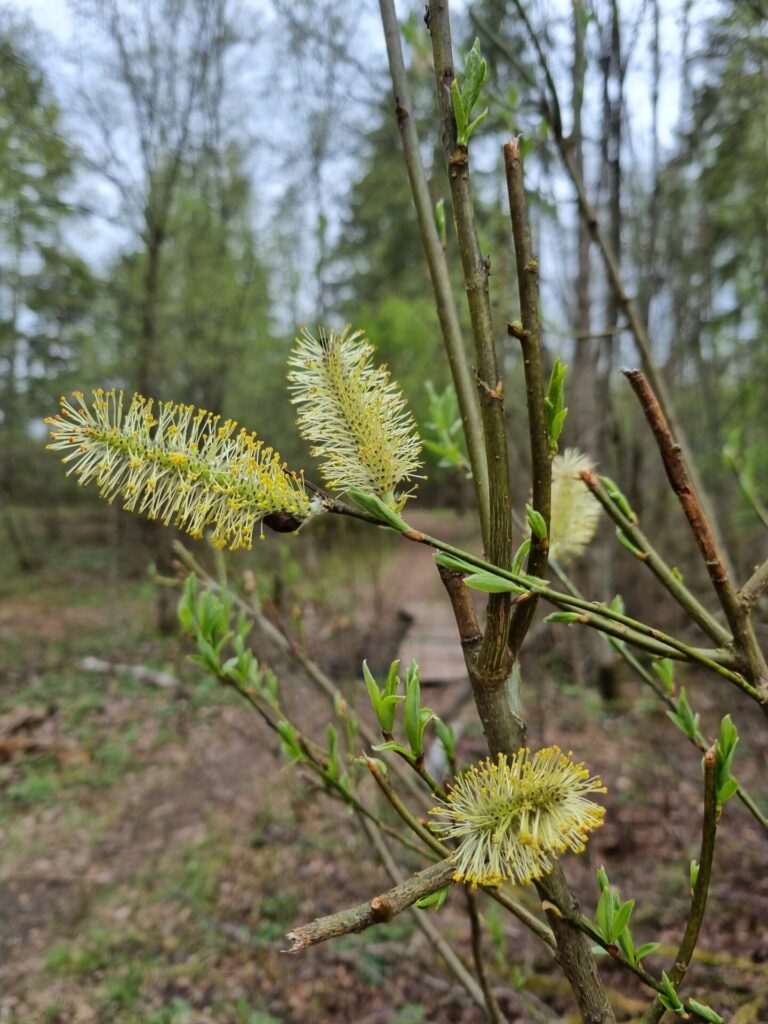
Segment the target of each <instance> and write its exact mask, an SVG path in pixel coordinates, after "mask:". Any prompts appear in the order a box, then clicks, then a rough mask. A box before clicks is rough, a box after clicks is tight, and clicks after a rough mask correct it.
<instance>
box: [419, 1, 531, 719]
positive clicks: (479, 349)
mask: <svg viewBox="0 0 768 1024" xmlns="http://www.w3.org/2000/svg"><path fill="white" fill-rule="evenodd" d="M428 21H429V35H430V39H431V41H432V55H433V58H434V65H435V83H436V88H437V103H438V108H439V112H440V125H441V129H442V137H443V148H444V152H445V159H446V165H447V170H448V182H449V185H450V189H451V201H452V206H453V215H454V220H455V223H456V237H457V241H458V247H459V255H460V257H461V265H462V270H463V273H464V284H465V289H466V293H467V305H468V308H469V317H470V321H471V324H472V339H473V342H474V347H475V359H476V366H477V376H478V379H477V387H478V393H479V397H480V413H481V416H482V421H483V435H484V438H485V452H486V460H487V463H488V481H489V486H490V504H491V521H490V538H489V544H488V545H487V547H486V551H487V552H488V556H489V558H490V559H491V560H492V561H493V562H495V563H496V564H497V565H503V566H509V565H510V564H511V561H512V511H511V510H512V502H511V492H510V478H509V459H508V453H507V431H506V424H505V421H504V387H503V382H502V379H501V374H500V373H499V368H498V363H497V357H496V342H495V339H494V333H493V316H492V313H491V301H490V294H489V287H488V277H489V263H488V260H486V259H485V257H484V256H483V253H482V251H481V249H480V238H479V235H478V230H477V221H476V218H475V209H474V203H473V199H472V190H471V186H470V170H469V167H470V162H469V152H468V149H467V146H466V145H459V144H458V140H457V132H456V122H455V119H454V111H453V102H452V99H451V87H452V84H453V81H454V78H455V74H454V67H453V47H452V43H451V24H450V15H449V11H448V3H447V2H445V0H440V2H437V0H430V2H429V5H428ZM510 609H511V603H510V598H509V594H492V595H491V596H490V598H489V600H488V610H487V615H486V627H485V634H484V637H483V642H482V644H481V645H480V649H479V651H478V652H477V663H476V664H477V672H478V675H483V674H485V675H487V676H489V677H490V676H491V675H494V676H497V677H498V678H499V680H500V681H499V684H498V685H497V686H496V689H497V691H498V699H499V702H501V701H505V700H506V695H505V693H504V689H503V684H504V680H505V678H506V672H507V670H508V669H509V666H510V657H509V650H508V646H507V634H508V630H509V619H510ZM500 710H501V711H502V713H503V709H500Z"/></svg>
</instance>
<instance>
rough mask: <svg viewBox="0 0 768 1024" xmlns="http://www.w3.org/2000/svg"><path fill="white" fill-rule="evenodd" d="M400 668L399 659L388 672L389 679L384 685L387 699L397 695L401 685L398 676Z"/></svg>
mask: <svg viewBox="0 0 768 1024" xmlns="http://www.w3.org/2000/svg"><path fill="white" fill-rule="evenodd" d="M399 668H400V660H399V659H397V660H396V661H393V662H392V664H391V665H390V666H389V672H387V679H386V682H385V683H384V693H385V694H386V695H387V697H391V696H392V695H393V694H395V693H397V688H398V686H399V685H400V677H399V676H398V674H397V671H398V669H399Z"/></svg>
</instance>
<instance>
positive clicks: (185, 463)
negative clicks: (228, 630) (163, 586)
mask: <svg viewBox="0 0 768 1024" xmlns="http://www.w3.org/2000/svg"><path fill="white" fill-rule="evenodd" d="M93 395H94V401H93V403H92V404H91V405H88V403H87V402H86V401H85V397H84V395H83V393H82V392H80V391H76V392H74V395H73V401H70V400H69V399H67V398H62V399H61V409H60V411H59V414H58V416H54V417H51V418H50V419H47V420H46V423H48V424H49V425H50V426H51V428H52V430H51V443H50V444H49V445H48V447H49V448H52V449H54V450H58V451H63V452H66V453H67V454H66V455H65V456H64V458H63V460H62V461H63V462H64V463H71V468H70V469H69V471H68V473H75V475H76V476H77V478H78V482H79V483H80V484H87V483H89V482H90V481H95V482H96V485H97V486H98V487H99V488H100V494H101V496H102V497H103V498H106V499H107V500H108V501H110V502H111V501H113V500H114V499H115V498H116V497H117V496H118V495H119V496H120V497H122V499H123V501H124V507H125V508H126V509H127V510H128V511H131V512H133V511H137V512H140V513H143V514H145V515H147V516H148V517H149V518H150V519H159V520H160V521H161V522H163V523H164V524H165V525H166V526H168V525H170V524H174V525H175V526H178V527H180V528H181V529H184V530H186V531H187V532H188V533H190V534H191V535H192V536H193V537H202V535H203V531H204V529H205V528H206V527H208V526H212V527H214V531H213V535H212V537H211V540H212V542H213V543H214V544H215V545H216V546H217V547H226V546H229V547H230V548H231V549H232V550H235V549H237V548H243V547H245V548H250V547H251V545H252V542H253V530H254V527H255V525H256V524H257V523H258V522H260V521H261V520H262V519H263V518H264V516H266V515H269V514H271V513H274V512H287V513H289V514H291V515H292V516H295V517H296V518H297V519H306V518H307V517H308V516H309V514H310V502H309V498H308V496H307V493H306V491H305V489H304V482H303V480H302V479H301V477H297V476H296V475H295V474H292V473H290V472H288V470H287V468H286V466H285V464H284V463H283V462H282V460H281V458H280V455H279V454H278V453H277V452H276V451H274V450H273V449H272V448H267V447H265V446H264V442H263V441H260V440H258V439H257V438H256V435H255V434H248V433H247V432H246V431H245V430H243V429H241V430H240V431H239V432H238V433H236V430H237V424H236V423H235V422H234V420H224V421H223V422H222V421H221V417H220V416H216V415H214V414H213V413H210V412H207V411H206V410H205V409H195V407H194V406H192V405H176V404H175V403H173V402H157V403H155V402H154V401H153V399H151V398H150V399H147V398H144V397H143V396H142V395H134V396H133V399H132V400H131V403H130V406H129V407H128V410H127V412H126V411H125V408H124V401H123V393H122V391H114V390H112V391H103V390H101V389H99V390H96V391H94V392H93Z"/></svg>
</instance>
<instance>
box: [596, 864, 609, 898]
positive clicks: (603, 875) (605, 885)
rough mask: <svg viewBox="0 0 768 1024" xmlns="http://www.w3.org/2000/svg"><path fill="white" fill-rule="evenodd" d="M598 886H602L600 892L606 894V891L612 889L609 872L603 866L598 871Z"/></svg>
mask: <svg viewBox="0 0 768 1024" xmlns="http://www.w3.org/2000/svg"><path fill="white" fill-rule="evenodd" d="M597 884H598V885H599V886H600V892H605V890H606V889H610V888H611V883H610V882H609V881H608V872H607V871H606V870H605V868H604V867H603V866H602V865H600V867H599V868H598V869H597Z"/></svg>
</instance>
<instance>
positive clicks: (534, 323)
mask: <svg viewBox="0 0 768 1024" xmlns="http://www.w3.org/2000/svg"><path fill="white" fill-rule="evenodd" d="M504 171H505V175H506V179H507V196H508V199H509V214H510V218H511V221H512V235H513V238H514V243H515V265H516V268H517V288H518V292H519V296H520V316H521V320H522V323H521V324H520V328H521V329H520V330H518V329H517V327H516V325H515V324H510V325H509V332H510V334H512V335H513V337H515V338H517V339H518V341H519V342H520V348H521V350H522V354H523V373H524V376H525V395H526V408H527V410H528V437H529V444H530V449H531V477H532V490H533V507H534V508H535V509H536V511H537V512H539V514H540V515H541V516H542V517H543V519H544V522H545V524H546V527H547V534H548V533H549V520H550V515H551V499H552V460H551V458H550V452H549V438H548V435H547V417H546V410H545V406H544V389H545V383H544V365H543V361H542V357H541V328H540V325H539V263H538V260H536V259H535V258H534V255H533V244H532V242H531V228H530V225H529V223H528V204H527V202H526V198H525V187H524V181H523V165H522V159H521V156H520V140H519V139H513V141H512V142H507V143H506V144H505V146H504ZM548 557H549V536H548V535H547V536H544V537H542V538H540V539H537V538H536V537H532V538H531V553H530V555H529V558H528V572H529V573H530V574H531V575H532V576H543V575H544V573H545V572H546V571H547V560H548ZM535 613H536V601H535V599H534V600H532V601H526V602H524V603H523V604H521V605H517V606H516V607H515V609H514V612H513V615H512V623H511V625H510V630H509V643H510V647H511V648H512V654H513V656H514V657H516V656H517V654H518V653H519V651H520V648H521V647H522V645H523V640H524V639H525V636H526V634H527V633H528V630H529V628H530V625H531V623H532V622H533V617H534V615H535Z"/></svg>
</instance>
